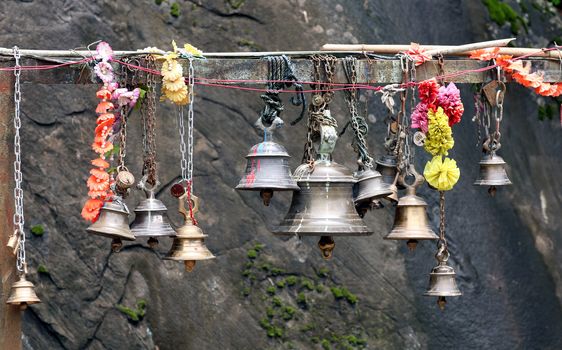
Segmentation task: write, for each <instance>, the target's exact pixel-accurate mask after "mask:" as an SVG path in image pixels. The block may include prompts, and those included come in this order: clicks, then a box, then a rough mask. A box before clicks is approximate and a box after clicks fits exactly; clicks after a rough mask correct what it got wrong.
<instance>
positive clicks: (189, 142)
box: [187, 58, 195, 193]
mask: <svg viewBox="0 0 562 350" xmlns="http://www.w3.org/2000/svg"><path fill="white" fill-rule="evenodd" d="M188 85H189V91H188V96H189V109H188V114H187V123H188V133H187V145H188V148H187V152H188V162H187V180H188V181H189V182H190V186H191V193H193V148H194V145H195V143H194V140H193V129H194V124H193V120H194V110H193V89H194V87H195V69H194V67H193V58H190V59H189V77H188Z"/></svg>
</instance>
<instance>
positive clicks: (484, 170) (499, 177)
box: [474, 151, 511, 196]
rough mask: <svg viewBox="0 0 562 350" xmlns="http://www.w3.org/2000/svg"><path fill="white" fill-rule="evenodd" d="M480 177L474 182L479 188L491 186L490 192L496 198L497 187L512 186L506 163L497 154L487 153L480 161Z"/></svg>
mask: <svg viewBox="0 0 562 350" xmlns="http://www.w3.org/2000/svg"><path fill="white" fill-rule="evenodd" d="M479 164H480V175H479V176H478V179H477V180H476V181H474V184H475V185H477V186H490V188H489V190H488V192H489V193H490V195H492V196H494V195H495V192H496V186H506V185H511V181H510V180H509V178H508V177H507V172H506V171H505V166H506V162H505V161H504V160H503V158H502V157H500V156H498V155H497V154H496V152H494V151H492V152H489V153H488V152H486V153H484V155H483V156H482V159H480V162H479Z"/></svg>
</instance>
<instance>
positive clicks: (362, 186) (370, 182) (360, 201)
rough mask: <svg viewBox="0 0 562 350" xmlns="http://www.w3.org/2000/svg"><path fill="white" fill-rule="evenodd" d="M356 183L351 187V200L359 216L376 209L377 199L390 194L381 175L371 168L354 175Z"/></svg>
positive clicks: (390, 191) (388, 187) (388, 186)
mask: <svg viewBox="0 0 562 350" xmlns="http://www.w3.org/2000/svg"><path fill="white" fill-rule="evenodd" d="M354 176H355V177H356V178H357V182H356V183H355V184H354V185H353V200H354V202H355V208H356V209H357V213H359V216H361V217H363V216H364V215H365V213H366V212H367V210H369V209H371V208H373V207H377V205H376V203H377V202H378V199H380V198H384V197H387V196H389V195H391V194H392V189H391V188H390V185H388V184H387V183H385V182H384V181H383V179H382V176H381V174H380V173H379V172H378V171H376V170H373V169H372V168H366V169H364V170H360V171H358V172H356V173H355V174H354Z"/></svg>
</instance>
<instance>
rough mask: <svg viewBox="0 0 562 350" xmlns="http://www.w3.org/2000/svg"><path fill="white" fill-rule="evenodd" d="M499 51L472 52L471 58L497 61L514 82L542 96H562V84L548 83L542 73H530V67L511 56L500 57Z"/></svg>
mask: <svg viewBox="0 0 562 350" xmlns="http://www.w3.org/2000/svg"><path fill="white" fill-rule="evenodd" d="M499 51H500V49H499V48H497V47H495V48H491V49H482V50H475V51H472V52H471V54H470V58H472V59H476V60H480V61H488V60H491V59H495V60H496V64H497V65H498V66H499V67H501V68H502V69H503V70H504V72H506V73H507V74H511V77H512V78H513V80H515V81H516V82H517V83H519V84H521V85H523V86H525V87H529V88H532V89H534V91H535V92H536V93H537V94H539V95H541V96H551V97H556V96H560V95H562V83H546V82H545V81H544V77H543V74H542V73H540V72H535V73H530V71H531V66H530V65H525V64H524V62H523V61H521V60H514V59H513V56H511V55H500V54H499Z"/></svg>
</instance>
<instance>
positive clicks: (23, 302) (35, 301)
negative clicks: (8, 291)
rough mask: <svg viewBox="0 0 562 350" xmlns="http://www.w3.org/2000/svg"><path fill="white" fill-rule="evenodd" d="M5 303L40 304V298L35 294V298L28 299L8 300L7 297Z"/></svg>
mask: <svg viewBox="0 0 562 350" xmlns="http://www.w3.org/2000/svg"><path fill="white" fill-rule="evenodd" d="M6 304H8V305H21V304H27V305H33V304H41V300H40V299H39V298H38V297H37V296H36V297H35V299H30V300H10V299H9V298H8V300H6Z"/></svg>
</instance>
